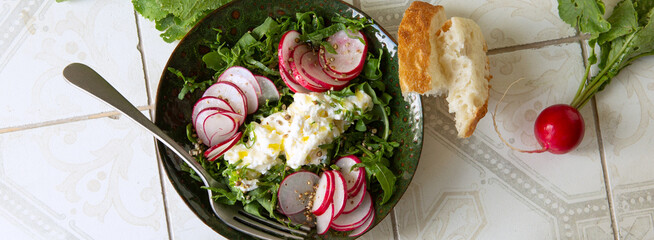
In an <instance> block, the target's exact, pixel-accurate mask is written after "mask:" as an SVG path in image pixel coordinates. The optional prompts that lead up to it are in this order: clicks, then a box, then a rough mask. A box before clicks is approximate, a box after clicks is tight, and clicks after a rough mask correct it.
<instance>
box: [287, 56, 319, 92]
mask: <svg viewBox="0 0 654 240" xmlns="http://www.w3.org/2000/svg"><path fill="white" fill-rule="evenodd" d="M308 52H311V49H310V48H309V46H307V45H306V44H303V45H299V46H297V47H295V49H293V53H292V54H291V56H292V59H293V60H289V62H290V65H291V71H292V72H293V79H294V80H295V82H297V83H299V84H300V85H302V86H303V87H304V88H306V89H309V90H311V91H314V92H323V91H325V90H327V89H328V88H325V87H323V86H320V84H318V83H316V82H314V81H313V80H312V79H310V78H309V77H308V76H306V75H305V74H304V73H302V71H301V65H300V59H302V56H303V55H304V54H305V53H308Z"/></svg>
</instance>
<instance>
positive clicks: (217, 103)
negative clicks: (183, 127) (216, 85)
mask: <svg viewBox="0 0 654 240" xmlns="http://www.w3.org/2000/svg"><path fill="white" fill-rule="evenodd" d="M205 108H220V109H222V110H226V111H230V112H233V111H234V109H233V108H232V107H231V106H229V104H228V103H227V102H226V101H225V100H222V99H220V98H217V97H202V98H200V99H198V101H197V102H195V105H193V112H192V114H191V122H195V117H197V116H198V113H200V111H202V110H204V109H205Z"/></svg>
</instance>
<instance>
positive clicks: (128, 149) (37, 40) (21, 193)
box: [0, 0, 654, 239]
mask: <svg viewBox="0 0 654 240" xmlns="http://www.w3.org/2000/svg"><path fill="white" fill-rule="evenodd" d="M427 1H429V2H431V3H434V4H441V5H444V6H445V8H446V11H447V13H448V17H452V16H460V17H469V18H472V19H474V20H475V21H477V22H478V23H479V25H480V26H481V28H482V31H483V33H484V36H485V37H486V40H487V42H488V46H489V48H490V49H495V48H503V47H509V46H516V45H523V44H529V43H534V42H539V41H547V40H555V39H560V38H566V37H570V36H574V35H575V31H574V29H572V28H570V27H569V26H568V25H566V24H565V23H563V22H562V21H561V20H560V19H559V18H558V15H557V14H558V12H557V9H556V7H557V5H556V0H543V1H534V0H490V1H482V0H469V1H456V0H427ZM346 2H348V3H351V4H354V5H355V6H356V7H359V8H361V9H362V10H364V11H365V12H367V13H368V14H369V15H371V16H372V17H373V18H374V19H375V20H376V21H378V23H380V24H381V25H382V26H384V27H385V28H386V30H388V31H389V32H390V33H391V34H392V35H394V36H395V35H396V32H397V27H398V25H399V23H400V21H401V18H402V13H403V12H404V10H405V9H406V7H408V5H409V4H410V2H411V0H357V1H346ZM605 2H606V6H607V13H606V15H607V16H608V14H610V12H611V11H612V9H613V6H614V5H615V4H616V3H617V2H618V1H617V0H606V1H605ZM137 28H138V31H137ZM0 29H2V30H3V31H2V34H0V84H1V85H2V86H4V87H5V89H10V91H5V92H4V94H2V95H0V102H2V104H0V111H1V112H3V114H2V115H0V129H4V133H2V134H0V147H1V148H2V151H0V203H1V204H0V231H2V232H3V236H10V237H11V239H107V238H109V239H168V237H169V236H170V237H172V238H173V239H216V238H218V239H222V238H220V237H219V236H217V235H216V234H215V232H213V230H211V229H210V228H209V227H207V226H206V225H204V223H202V222H201V221H200V220H199V219H198V218H197V217H196V216H195V215H194V214H193V213H192V212H191V211H190V210H189V208H188V207H187V206H186V205H185V204H184V203H183V202H182V201H181V199H180V197H179V196H178V195H177V193H176V192H175V191H174V189H173V188H172V186H171V185H170V183H169V182H168V179H167V178H166V177H165V176H164V177H163V179H161V178H160V176H159V171H158V167H157V162H156V156H155V155H156V154H155V151H154V144H153V142H154V141H153V139H152V137H151V136H150V135H149V134H147V133H146V132H144V131H142V130H141V129H140V128H139V127H138V126H136V125H135V124H133V123H131V122H130V121H129V120H127V119H125V118H124V117H122V118H121V117H119V118H118V119H115V118H116V117H109V118H107V117H104V118H100V119H91V120H84V121H77V120H75V121H74V122H69V123H65V122H66V121H72V120H73V119H72V118H71V117H77V116H83V115H88V114H95V113H100V112H106V111H109V110H111V108H110V107H108V106H106V105H105V104H103V103H101V102H99V101H97V100H95V99H93V98H92V97H90V96H88V95H87V94H85V93H83V92H81V91H78V90H77V89H75V88H74V87H72V86H70V85H69V84H67V83H65V82H64V80H63V78H62V76H61V70H62V69H63V67H64V66H65V65H66V64H68V63H70V62H84V63H87V64H89V65H91V66H92V67H94V68H95V69H96V70H97V71H98V72H100V73H101V74H102V75H103V76H105V77H106V78H107V79H108V80H109V81H110V82H111V83H112V84H113V85H114V86H115V87H116V88H117V89H118V90H119V91H120V92H121V93H123V94H124V95H125V96H126V97H127V98H128V99H129V100H130V101H131V102H132V103H134V104H136V105H139V106H143V105H147V104H148V96H150V97H151V99H154V97H155V95H156V89H157V87H158V82H159V77H160V75H161V73H162V72H163V71H164V69H163V66H164V65H165V63H166V61H167V60H168V57H169V55H170V53H171V52H172V50H173V49H174V48H175V46H176V43H172V44H168V43H165V42H163V41H162V40H161V38H160V37H159V36H158V35H159V32H158V31H157V30H156V29H155V26H154V23H152V22H150V21H148V20H145V19H143V18H142V17H141V16H136V17H135V15H134V12H133V9H132V5H131V3H130V1H67V2H64V3H55V2H54V1H46V0H34V1H22V0H5V1H1V2H0ZM139 33H140V34H139ZM139 47H140V48H139ZM142 57H143V59H141V58H142ZM490 64H491V69H492V74H493V75H494V78H493V80H492V81H491V84H492V86H493V88H492V90H491V95H490V100H489V111H492V110H493V109H494V107H495V106H496V105H498V101H499V98H500V97H501V95H502V93H503V92H504V90H505V89H506V88H507V87H508V85H509V84H510V83H512V82H513V81H515V80H517V79H520V78H524V80H521V81H520V82H519V83H517V84H516V85H514V87H513V88H512V89H511V90H510V91H509V93H508V94H507V96H506V98H505V99H504V100H503V102H502V103H500V104H499V108H498V112H497V117H498V119H497V120H498V121H497V123H498V128H499V131H500V132H501V133H502V134H503V136H504V137H505V138H506V139H507V141H509V142H510V143H511V144H513V145H515V146H517V147H519V148H525V149H534V148H537V147H538V145H537V143H536V142H535V140H534V138H533V133H532V132H531V129H532V126H531V125H532V124H533V121H534V120H535V118H536V116H537V114H538V113H539V112H540V110H542V109H543V108H545V107H546V106H549V105H552V104H555V103H567V102H569V101H570V99H571V98H572V96H573V95H574V90H576V87H577V84H578V81H579V79H580V78H581V75H582V73H583V56H582V53H581V46H580V45H579V44H577V43H572V44H563V45H552V46H547V47H543V48H539V49H527V50H521V51H516V52H508V53H502V54H497V55H493V56H491V57H490ZM652 69H654V58H652V57H649V58H645V59H643V60H641V61H639V62H635V63H634V64H633V65H632V66H630V67H629V68H627V69H626V70H624V71H623V72H622V73H620V75H618V76H617V77H616V78H615V79H614V81H613V84H611V85H610V87H608V88H607V90H606V91H604V92H603V93H601V94H599V95H598V97H597V108H596V111H595V106H594V105H588V106H586V107H585V108H584V109H582V111H581V113H582V115H583V116H584V118H585V119H586V134H585V138H584V141H583V142H582V144H581V146H580V147H579V148H578V149H577V150H575V151H573V152H571V153H569V154H566V155H552V154H548V153H546V154H536V155H534V154H522V153H517V152H515V151H512V150H510V149H509V148H507V147H506V146H505V145H504V144H502V143H501V141H500V140H499V138H498V136H497V134H496V133H495V130H494V129H493V124H492V121H491V118H490V113H489V114H487V117H485V118H484V119H482V120H481V121H480V123H479V125H478V128H477V131H476V132H475V134H474V135H473V136H472V137H471V138H469V139H466V140H460V139H457V138H456V137H455V135H456V132H455V129H454V127H453V122H452V121H453V120H452V116H451V115H450V114H449V113H447V110H446V107H445V103H444V102H443V101H444V100H443V99H442V98H436V97H425V98H423V107H424V110H425V112H424V117H425V119H424V124H425V142H424V146H425V147H424V148H423V149H424V151H423V153H422V158H421V162H420V166H419V168H418V170H417V172H416V176H415V178H414V181H413V182H412V184H411V185H410V186H409V189H408V190H407V192H406V193H405V195H404V198H403V199H402V200H401V201H400V203H399V204H398V206H397V207H396V209H395V210H394V215H395V219H392V217H391V216H390V215H389V217H387V218H386V219H385V220H384V221H383V222H381V223H380V224H379V225H378V226H377V227H376V228H375V229H373V230H372V231H371V232H369V233H367V234H365V235H364V236H362V239H394V236H395V235H399V237H400V239H614V238H613V234H614V233H613V229H612V226H611V223H612V221H611V214H610V207H609V199H608V198H607V190H606V189H607V188H608V189H609V190H610V192H609V193H610V196H611V197H612V199H613V206H614V208H615V218H616V220H617V222H616V224H617V227H618V233H617V236H618V237H619V238H620V239H654V230H653V229H654V175H652V174H651V169H653V168H654V164H652V161H651V157H649V156H650V155H652V154H654V152H653V150H651V149H652V148H651V147H650V146H652V145H653V144H654V137H653V136H654V127H653V126H654V124H652V123H654V121H653V120H654V117H652V116H654V114H652V113H654V104H652V102H654V101H653V100H652V99H654V84H653V83H651V82H652V81H651V80H652V76H654V70H652ZM146 77H147V80H148V82H147V86H148V87H146V82H145V79H146ZM595 114H596V115H597V118H598V120H599V121H598V122H599V126H596V124H595V117H596V116H595ZM66 119H68V120H66ZM55 120H56V121H58V122H57V124H54V125H52V121H55ZM59 121H61V122H64V123H59ZM25 125H28V126H37V127H36V128H32V129H28V130H22V131H18V130H20V129H21V128H20V127H21V126H25ZM41 125H46V126H45V127H38V126H41ZM30 128H31V127H30ZM598 128H599V133H601V139H598V135H597V132H598V131H597V130H598ZM7 130H11V131H12V132H7ZM0 132H2V131H0ZM599 143H601V145H599ZM602 146H603V152H602V153H603V154H604V156H605V161H606V166H607V169H606V171H607V172H608V175H607V176H604V174H603V170H604V169H602V158H601V157H602V156H601V155H600V151H602V149H601V147H602ZM605 182H608V183H609V184H608V186H606V185H605ZM162 184H163V187H162ZM162 190H163V192H162ZM164 206H165V207H164ZM166 214H167V216H166ZM167 220H168V221H169V222H167ZM394 224H396V225H395V226H394ZM169 227H170V229H169ZM395 231H396V232H395Z"/></svg>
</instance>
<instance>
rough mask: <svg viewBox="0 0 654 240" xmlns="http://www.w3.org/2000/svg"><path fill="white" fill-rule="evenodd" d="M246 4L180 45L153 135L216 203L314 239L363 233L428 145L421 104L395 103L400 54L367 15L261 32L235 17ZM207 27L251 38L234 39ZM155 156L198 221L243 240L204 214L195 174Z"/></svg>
mask: <svg viewBox="0 0 654 240" xmlns="http://www.w3.org/2000/svg"><path fill="white" fill-rule="evenodd" d="M242 2H245V1H240V2H238V1H237V2H235V4H228V5H226V6H225V7H223V8H221V9H218V10H217V12H218V11H222V12H228V13H229V11H230V10H231V14H230V15H227V16H224V15H223V16H214V15H216V14H215V12H214V14H210V15H209V16H208V17H207V18H206V19H204V20H203V21H202V22H201V23H200V24H199V25H198V26H196V27H195V28H194V29H193V30H192V31H191V32H190V33H189V34H188V35H187V36H186V37H185V39H184V40H182V42H181V43H180V45H179V46H178V48H177V49H176V50H175V52H174V53H173V56H172V57H171V60H170V61H169V63H168V66H167V72H165V73H164V76H163V77H162V83H161V84H160V89H159V93H158V98H157V116H156V119H155V123H156V124H157V125H159V126H160V127H162V128H163V129H164V130H167V131H170V132H171V133H173V134H171V135H173V136H175V134H177V138H176V139H177V140H178V141H181V142H182V143H183V144H185V145H186V146H187V147H188V148H189V149H190V150H189V152H190V153H191V154H192V155H193V156H194V157H195V158H196V160H197V161H198V162H200V163H201V164H202V165H203V166H204V168H205V169H206V170H207V171H208V172H209V173H210V174H211V175H212V177H214V178H215V179H216V180H218V181H219V182H220V183H221V186H219V187H216V188H211V189H210V190H212V191H214V193H215V194H214V199H213V200H215V201H218V202H220V203H222V204H225V205H226V206H236V207H242V208H243V209H244V211H246V212H249V213H251V214H254V215H257V216H261V217H265V218H271V219H277V220H279V221H280V222H285V223H288V222H290V223H291V224H292V225H295V224H299V225H305V226H310V227H314V228H313V229H314V230H315V233H316V234H318V235H324V234H327V235H326V236H332V237H334V236H341V237H356V236H359V235H361V234H363V233H365V232H366V231H367V230H368V229H370V228H371V227H373V226H374V225H376V224H377V223H379V222H380V221H381V219H382V218H383V217H384V216H386V215H387V214H388V213H389V211H390V209H391V208H392V207H393V205H394V204H395V203H396V202H397V200H398V199H399V198H400V197H401V195H402V193H403V192H404V190H405V189H406V186H407V185H408V183H409V182H410V180H411V177H412V176H413V173H414V171H415V166H416V164H417V159H418V158H419V155H420V149H421V144H422V143H421V141H422V122H421V121H422V119H421V118H422V113H421V109H420V101H419V98H416V97H413V98H408V99H409V101H407V100H405V99H404V98H403V97H402V96H401V95H400V94H399V87H398V86H397V78H396V76H397V72H396V71H397V59H396V56H395V49H392V48H396V44H394V42H393V40H392V39H390V37H388V35H387V34H385V33H384V32H383V30H381V29H380V28H379V27H378V26H377V25H375V24H374V23H373V21H372V20H371V19H370V18H368V17H366V16H365V15H362V14H354V13H353V12H346V14H340V13H329V14H326V13H323V12H321V11H320V10H315V9H313V10H314V11H311V10H312V9H311V8H310V9H307V11H299V10H302V9H299V10H298V12H296V13H293V14H291V13H287V12H281V11H274V12H275V13H276V14H272V13H271V14H269V15H268V16H267V17H264V18H263V19H262V20H261V18H257V19H256V20H258V21H256V20H255V19H240V18H245V16H243V15H240V12H239V13H238V14H236V13H237V12H238V11H239V8H238V5H239V4H238V3H242ZM252 4H257V3H252ZM260 4H262V6H261V7H260V9H267V8H268V7H271V6H266V5H265V3H260ZM339 4H343V3H339ZM230 7H231V8H233V9H230ZM346 7H349V6H346ZM241 10H242V9H241ZM277 15H278V16H277ZM345 15H352V16H349V17H345ZM212 16H214V17H213V18H228V19H229V20H228V21H235V22H239V23H244V22H246V23H247V24H249V27H247V30H246V31H243V32H239V30H237V29H236V28H228V27H227V26H229V25H227V24H226V23H225V21H220V22H218V23H217V22H216V21H218V20H216V21H212V20H211V19H212ZM250 21H251V22H257V23H256V24H252V23H249V22H250ZM212 23H217V24H215V25H213V24H212ZM198 32H200V33H198ZM380 35H382V36H383V38H382V37H380ZM209 36H211V37H209ZM185 43H195V44H196V45H195V46H193V45H192V44H185ZM389 48H391V49H389ZM393 80H394V82H393ZM162 105H165V106H166V108H163V107H161V106H162ZM162 109H165V110H162ZM415 110H417V111H418V112H417V114H416V112H412V111H415ZM162 112H163V113H162ZM418 131H419V132H418ZM182 137H183V138H182ZM158 149H159V150H160V154H161V155H162V161H163V162H164V166H165V167H166V171H167V172H168V174H169V176H171V175H172V176H173V177H171V180H172V182H173V185H174V186H175V187H176V189H177V190H178V192H180V194H181V195H182V198H184V199H185V200H186V201H187V203H190V204H189V206H191V208H192V209H193V210H194V211H195V212H196V213H197V214H198V216H200V217H201V218H202V219H203V220H205V222H207V224H208V225H209V226H211V227H213V228H214V229H216V231H218V232H219V233H221V234H223V235H224V234H237V233H226V231H225V230H226V229H227V228H228V227H226V226H224V225H223V224H220V222H219V221H220V220H217V219H213V218H212V217H211V216H209V215H208V214H210V213H209V212H205V211H202V208H203V206H202V205H203V203H202V200H201V197H200V196H202V193H201V191H196V190H189V189H191V187H190V186H189V185H196V186H197V185H198V184H199V182H198V183H193V180H192V179H197V177H196V176H195V173H194V172H193V171H192V170H191V169H190V168H188V167H187V166H185V165H184V164H183V163H181V162H179V161H176V160H174V159H170V158H174V157H172V156H170V155H169V154H167V152H166V150H164V149H163V148H158ZM407 160H408V161H407ZM184 175H185V176H184ZM198 188H199V187H198ZM197 203H200V205H199V206H198V205H197Z"/></svg>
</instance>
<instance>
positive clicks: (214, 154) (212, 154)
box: [204, 132, 243, 161]
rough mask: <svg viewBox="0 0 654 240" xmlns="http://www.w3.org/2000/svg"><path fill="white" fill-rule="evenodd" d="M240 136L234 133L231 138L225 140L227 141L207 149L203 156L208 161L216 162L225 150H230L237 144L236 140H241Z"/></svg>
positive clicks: (239, 133)
mask: <svg viewBox="0 0 654 240" xmlns="http://www.w3.org/2000/svg"><path fill="white" fill-rule="evenodd" d="M241 136H243V133H241V132H238V133H236V134H235V135H234V136H233V137H231V138H229V139H227V141H225V142H222V143H220V144H216V145H215V146H213V147H211V148H209V149H207V151H205V152H204V156H205V157H206V158H207V159H209V161H214V160H216V159H217V158H218V157H220V156H222V155H223V154H224V153H225V152H227V150H229V149H230V148H232V147H233V146H234V145H235V144H236V143H237V142H238V140H241Z"/></svg>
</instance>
